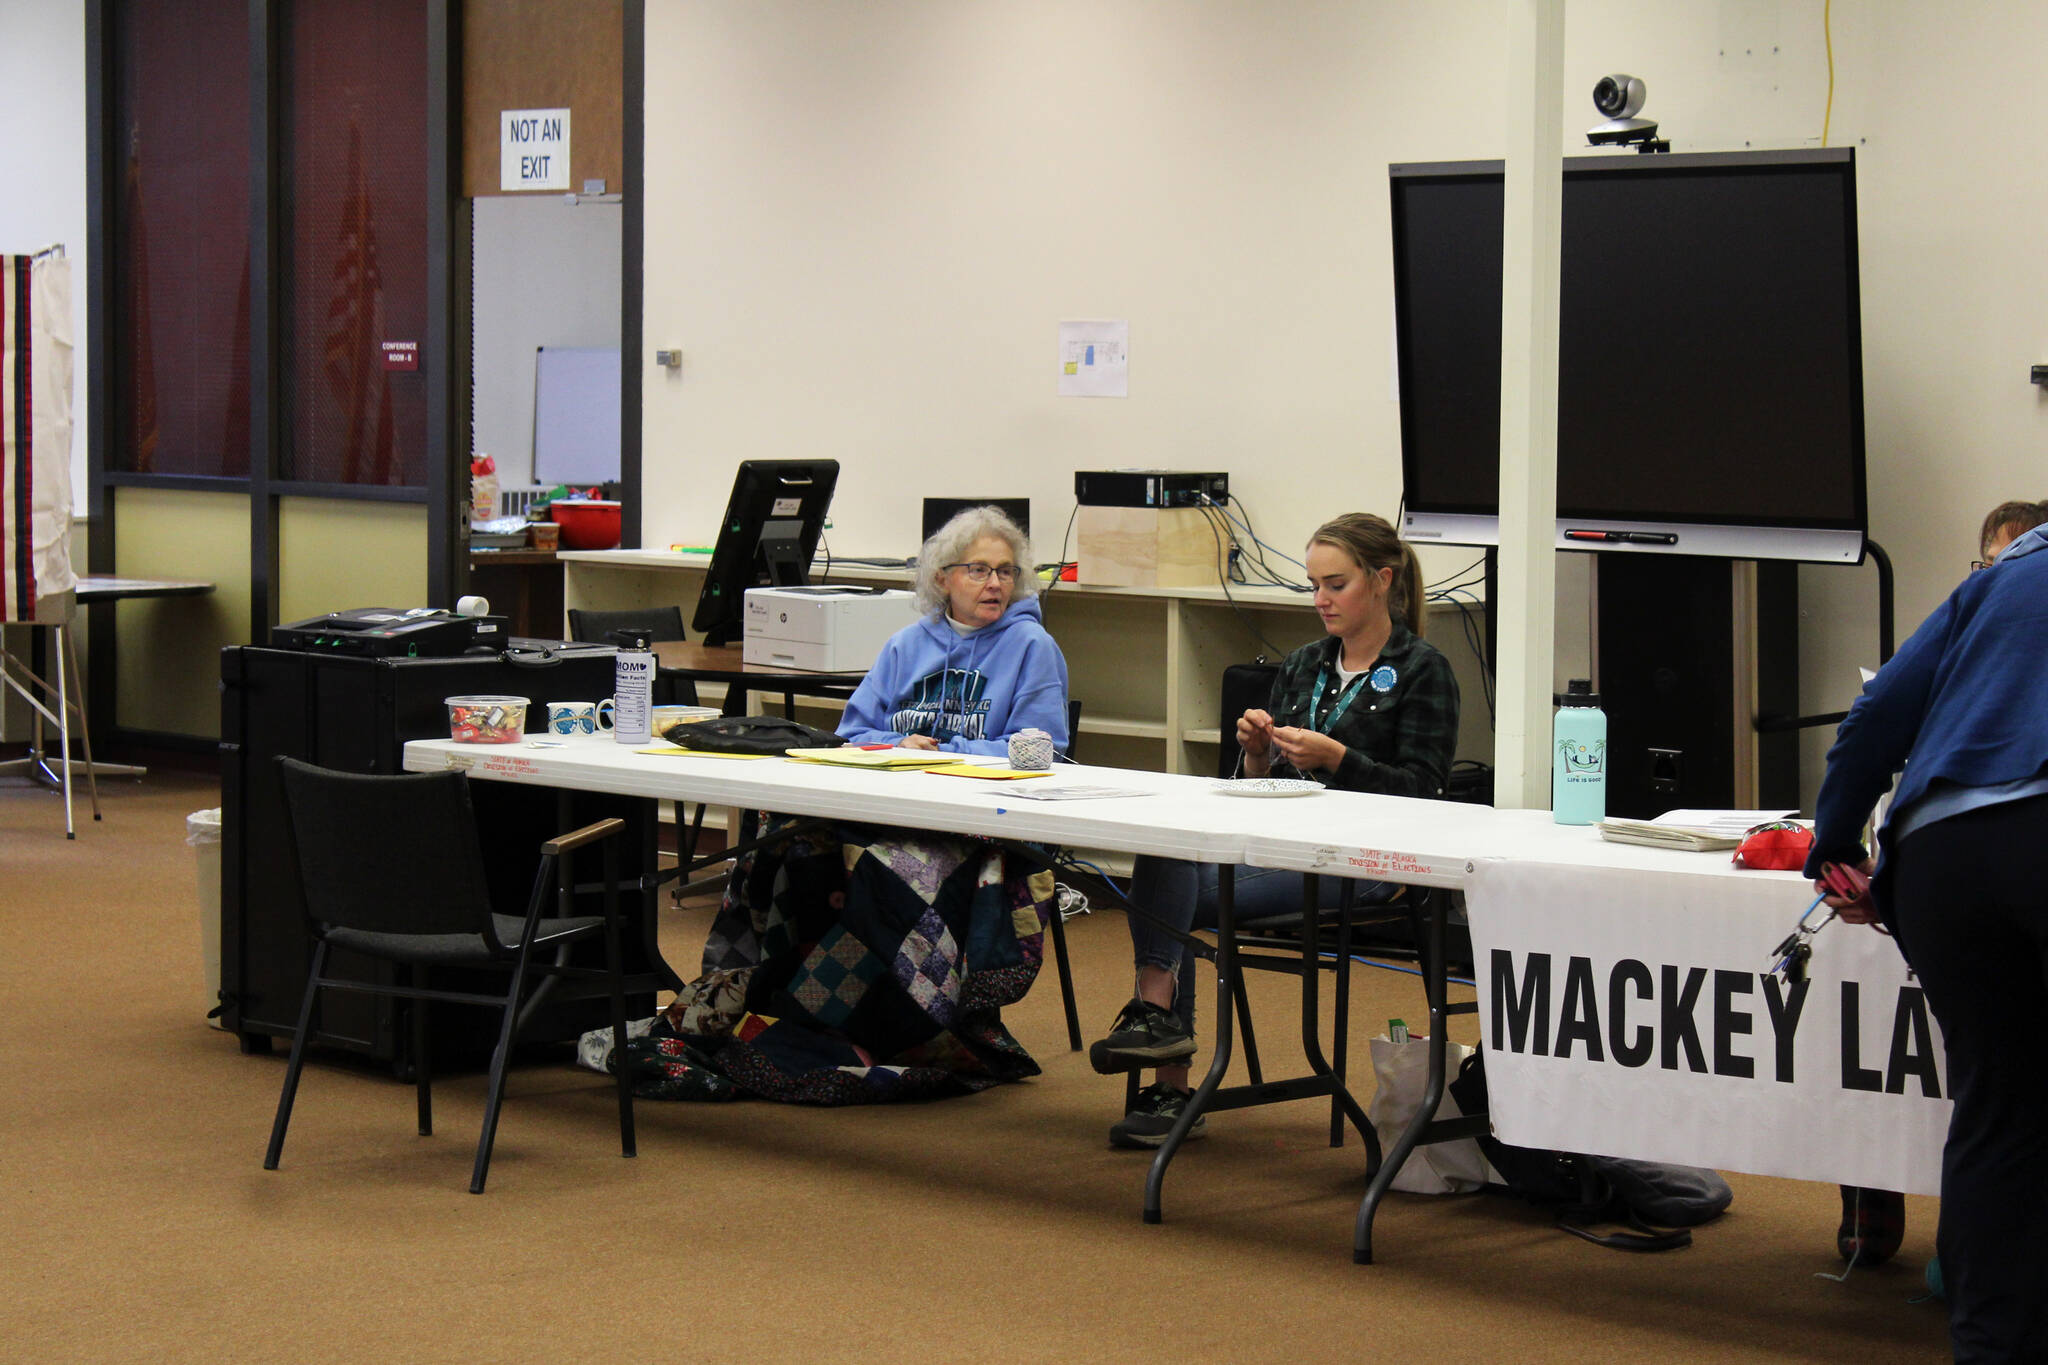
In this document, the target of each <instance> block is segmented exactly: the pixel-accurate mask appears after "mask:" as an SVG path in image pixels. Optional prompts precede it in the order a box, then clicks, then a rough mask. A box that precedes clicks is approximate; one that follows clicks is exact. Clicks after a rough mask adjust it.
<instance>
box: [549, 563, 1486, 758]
mask: <svg viewBox="0 0 2048 1365" xmlns="http://www.w3.org/2000/svg"><path fill="white" fill-rule="evenodd" d="M560 559H561V561H562V565H563V568H564V570H565V574H566V576H565V582H564V591H565V598H566V604H567V605H568V606H570V607H593V608H600V609H607V610H616V609H620V608H626V607H648V606H667V605H671V604H675V605H680V606H681V607H682V609H683V617H684V620H685V621H687V620H688V619H689V617H690V615H691V613H692V612H694V611H695V609H696V605H697V594H698V592H699V590H700V589H701V588H702V587H703V583H704V573H705V570H706V568H707V567H708V565H709V561H710V556H708V555H705V554H696V553H684V552H676V551H658V550H597V551H573V550H571V551H563V552H562V554H561V555H560ZM907 580H908V575H907V574H906V573H905V572H904V571H903V570H901V569H882V568H875V567H872V566H866V565H849V564H845V563H835V564H834V565H833V566H832V572H831V575H830V581H833V582H845V583H859V584H883V585H887V586H891V587H900V586H904V585H905V584H906V583H907ZM1041 594H1042V596H1043V599H1044V604H1045V624H1046V629H1047V630H1049V631H1051V632H1052V634H1053V637H1054V638H1055V639H1057V640H1058V641H1059V644H1060V650H1061V652H1062V653H1064V654H1065V655H1066V658H1067V674H1068V683H1069V687H1070V690H1071V691H1072V693H1073V695H1074V696H1075V697H1077V698H1079V699H1080V702H1081V733H1080V735H1079V736H1078V737H1077V739H1078V745H1079V748H1080V749H1081V757H1082V761H1084V762H1089V763H1102V764H1108V765H1112V766H1118V767H1133V768H1144V769H1151V770H1154V771H1165V772H1190V773H1207V772H1213V771H1214V770H1215V767H1216V748H1217V746H1218V745H1219V744H1220V743H1221V742H1222V731H1221V729H1220V725H1219V723H1220V721H1221V717H1220V715H1219V714H1218V697H1219V696H1220V695H1221V691H1222V682H1223V670H1224V669H1225V668H1227V667H1229V666H1230V665H1231V664H1235V663H1246V662H1249V661H1251V660H1252V659H1255V658H1257V657H1259V656H1261V655H1264V656H1266V657H1267V658H1269V659H1275V660H1277V659H1278V658H1280V657H1282V656H1283V655H1285V654H1286V653H1287V652H1288V651H1289V650H1292V649H1295V648H1297V647H1299V646H1301V645H1302V644H1305V643H1307V642H1308V641H1310V640H1313V639H1315V638H1317V637H1318V636H1319V635H1320V634H1321V631H1322V627H1321V624H1320V622H1318V621H1317V619H1316V616H1315V611H1314V609H1313V607H1312V606H1311V605H1310V602H1309V597H1308V594H1307V593H1295V592H1289V591H1287V590H1286V589H1284V588H1270V587H1249V586H1238V585H1232V586H1231V588H1230V589H1229V590H1228V592H1227V593H1226V592H1225V591H1224V590H1223V589H1222V588H1220V587H1202V588H1187V587H1183V588H1106V587H1094V586H1090V585H1088V584H1085V583H1060V584H1056V585H1051V586H1050V590H1049V591H1048V590H1047V589H1045V588H1043V587H1042V588H1041ZM1480 610H1481V611H1483V610H1484V608H1483V607H1482V608H1480ZM1455 613H1456V609H1455V608H1453V607H1449V606H1442V607H1437V606H1433V607H1432V608H1431V620H1432V625H1433V626H1435V627H1437V628H1436V629H1433V630H1432V631H1431V639H1432V640H1433V641H1434V642H1435V643H1436V645H1437V646H1438V648H1440V649H1442V650H1443V651H1444V653H1445V654H1446V655H1447V656H1448V657H1449V658H1450V660H1451V666H1452V668H1453V669H1454V670H1455V672H1456V673H1457V675H1458V685H1459V687H1460V689H1461V690H1462V692H1463V694H1464V702H1465V705H1464V718H1463V723H1462V724H1461V726H1460V730H1459V744H1458V752H1459V756H1460V757H1470V758H1481V759H1484V760H1485V761H1487V762H1491V761H1492V759H1493V733H1492V725H1491V723H1490V721H1489V719H1488V716H1487V713H1486V704H1485V701H1484V699H1483V694H1482V693H1481V690H1480V685H1479V661H1478V659H1477V658H1476V657H1475V656H1474V655H1473V653H1472V651H1471V649H1470V647H1469V646H1468V645H1467V644H1466V643H1465V640H1464V637H1463V634H1462V632H1460V631H1459V630H1458V629H1457V628H1456V625H1455V620H1456V616H1455ZM704 700H705V701H707V702H709V700H710V699H709V698H708V697H706V698H704ZM798 709H799V711H806V710H814V711H817V712H819V713H820V716H821V718H822V719H823V723H825V724H831V723H832V717H835V716H836V714H837V710H838V707H837V705H836V704H833V703H827V702H820V701H817V700H815V699H805V698H799V699H798Z"/></svg>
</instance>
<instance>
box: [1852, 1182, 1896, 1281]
mask: <svg viewBox="0 0 2048 1365" xmlns="http://www.w3.org/2000/svg"><path fill="white" fill-rule="evenodd" d="M1905 1236H1906V1196H1905V1195H1903V1194H1900V1193H1899V1192H1898V1191H1897V1190H1871V1189H1858V1188H1857V1187H1856V1186H1854V1185H1844V1186H1842V1225H1841V1227H1839V1228H1837V1229H1835V1251H1836V1252H1837V1253H1838V1254H1839V1255H1840V1256H1841V1258H1842V1259H1843V1260H1845V1261H1847V1262H1849V1264H1851V1265H1859V1266H1873V1265H1883V1264H1884V1263H1885V1262H1886V1261H1889V1260H1890V1259H1891V1258H1892V1256H1893V1255H1894V1254H1895V1253H1897V1251H1898V1249H1899V1243H1900V1242H1902V1241H1903V1240H1905Z"/></svg>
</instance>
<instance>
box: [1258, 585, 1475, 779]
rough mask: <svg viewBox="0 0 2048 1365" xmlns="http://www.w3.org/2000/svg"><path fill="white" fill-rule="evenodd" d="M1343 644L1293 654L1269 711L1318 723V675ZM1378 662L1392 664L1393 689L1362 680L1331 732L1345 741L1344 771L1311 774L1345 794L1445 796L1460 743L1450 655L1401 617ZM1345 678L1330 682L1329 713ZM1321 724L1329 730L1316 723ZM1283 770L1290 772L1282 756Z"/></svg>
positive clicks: (1330, 641) (1288, 721)
mask: <svg viewBox="0 0 2048 1365" xmlns="http://www.w3.org/2000/svg"><path fill="white" fill-rule="evenodd" d="M1340 648H1342V645H1341V643H1340V642H1339V641H1338V640H1337V639H1335V638H1334V637H1330V638H1325V639H1322V640H1318V641H1316V642H1315V643H1313V644H1307V645H1303V646H1302V647H1301V648H1300V649H1297V650H1295V651H1294V652H1293V653H1292V654H1290V655H1288V656H1287V660H1286V662H1284V663H1283V664H1281V665H1280V674H1279V676H1278V677H1276V678H1274V679H1273V694H1272V696H1271V698H1270V699H1269V700H1268V701H1267V703H1266V709H1267V710H1268V711H1270V712H1272V714H1273V723H1274V724H1275V725H1295V726H1313V725H1314V721H1315V720H1316V719H1320V718H1321V717H1313V718H1312V717H1311V716H1310V715H1309V701H1310V698H1312V697H1313V696H1314V695H1315V686H1316V676H1317V675H1318V674H1319V673H1321V672H1322V671H1323V670H1324V669H1325V668H1326V667H1328V666H1329V665H1330V664H1331V662H1332V660H1334V659H1335V658H1336V656H1337V651H1338V650H1339V649H1340ZM1373 667H1374V668H1375V669H1379V668H1391V669H1393V670H1394V674H1395V680H1394V685H1393V687H1392V689H1391V690H1389V691H1387V692H1378V691H1375V690H1374V688H1373V685H1372V682H1371V680H1370V678H1367V679H1365V680H1362V681H1361V682H1360V683H1359V684H1358V690H1357V691H1356V692H1355V693H1354V694H1353V695H1352V699H1351V704H1350V705H1349V706H1347V707H1345V708H1344V714H1343V715H1341V716H1339V717H1338V718H1337V726H1336V729H1335V730H1334V731H1332V732H1329V733H1330V737H1331V738H1332V739H1335V740H1336V741H1337V742H1338V743H1340V744H1342V745H1343V746H1344V761H1343V762H1342V763H1340V764H1339V765H1338V767H1337V771H1336V772H1334V773H1330V772H1318V773H1310V774H1306V775H1307V776H1310V777H1313V778H1315V779H1316V780H1317V781H1319V782H1322V783H1324V784H1325V785H1328V786H1332V787H1336V788H1338V789H1340V790H1343V791H1357V792H1377V793H1379V794H1381V795H1385V796H1442V795H1443V794H1444V788H1445V786H1446V785H1447V784H1448V782H1449V781H1450V775H1451V759H1452V757H1453V755H1455V754H1456V752H1457V748H1458V680H1457V679H1456V678H1455V677H1453V676H1452V675H1451V664H1450V660H1448V659H1446V658H1444V656H1443V655H1442V654H1441V653H1440V652H1439V651H1438V650H1437V648H1436V647H1435V646H1434V645H1432V644H1430V643H1429V642H1428V641H1426V640H1424V639H1422V638H1421V637H1419V636H1417V635H1416V634H1415V633H1414V632H1413V631H1411V630H1409V629H1408V627H1406V626H1404V625H1402V624H1401V623H1399V622H1398V621H1397V622H1395V623H1394V633H1393V634H1392V635H1391V636H1389V637H1388V639H1387V646H1386V648H1385V649H1382V650H1381V651H1380V657H1379V659H1378V661H1377V662H1376V663H1374V665H1373ZM1337 692H1338V689H1337V675H1336V672H1335V670H1334V669H1332V670H1331V671H1330V674H1329V682H1328V683H1326V684H1325V685H1324V687H1323V704H1322V707H1321V711H1322V715H1323V716H1327V715H1328V714H1329V713H1330V712H1331V711H1333V710H1335V709H1336V701H1337ZM1314 728H1319V729H1320V728H1322V727H1320V726H1315V727H1314ZM1273 770H1274V772H1275V773H1279V772H1282V771H1283V770H1288V764H1287V762H1286V760H1284V759H1282V758H1280V757H1279V755H1278V754H1277V753H1276V754H1275V755H1274V763H1273Z"/></svg>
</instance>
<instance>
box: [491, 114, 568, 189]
mask: <svg viewBox="0 0 2048 1365" xmlns="http://www.w3.org/2000/svg"><path fill="white" fill-rule="evenodd" d="M498 129H499V154H498V182H499V183H498V188H499V189H501V190H505V191H508V192H509V191H514V190H566V189H568V188H569V111H568V110H567V109H505V110H501V111H500V112H499V114H498Z"/></svg>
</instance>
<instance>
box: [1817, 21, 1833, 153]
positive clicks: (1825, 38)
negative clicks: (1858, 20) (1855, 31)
mask: <svg viewBox="0 0 2048 1365" xmlns="http://www.w3.org/2000/svg"><path fill="white" fill-rule="evenodd" d="M1834 8H1835V0H1823V3H1822V4H1821V7H1820V36H1821V41H1822V42H1824V43H1826V44H1827V49H1828V105H1827V109H1826V111H1825V112H1823V113H1822V114H1821V116H1820V145H1821V146H1823V147H1825V146H1827V145H1828V124H1829V123H1831V122H1832V121H1833V120H1834V117H1835V31H1834V24H1833V16H1834Z"/></svg>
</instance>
